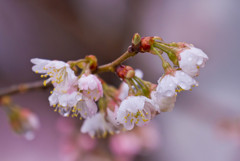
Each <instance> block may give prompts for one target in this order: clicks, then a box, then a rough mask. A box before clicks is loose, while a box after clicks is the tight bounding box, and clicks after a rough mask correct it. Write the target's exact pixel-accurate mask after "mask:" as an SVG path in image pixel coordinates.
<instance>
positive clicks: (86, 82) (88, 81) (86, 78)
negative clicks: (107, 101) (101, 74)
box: [78, 74, 103, 101]
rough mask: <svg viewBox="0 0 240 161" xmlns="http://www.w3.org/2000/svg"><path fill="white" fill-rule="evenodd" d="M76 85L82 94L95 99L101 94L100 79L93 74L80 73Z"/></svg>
mask: <svg viewBox="0 0 240 161" xmlns="http://www.w3.org/2000/svg"><path fill="white" fill-rule="evenodd" d="M78 87H79V89H80V90H81V91H82V92H83V94H84V95H85V96H87V97H89V98H91V99H94V100H95V101H97V100H98V99H99V98H100V97H102V96H103V88H102V84H101V82H100V80H99V79H98V78H97V77H96V76H95V75H93V74H89V75H85V74H84V75H82V76H81V78H80V79H79V80H78Z"/></svg>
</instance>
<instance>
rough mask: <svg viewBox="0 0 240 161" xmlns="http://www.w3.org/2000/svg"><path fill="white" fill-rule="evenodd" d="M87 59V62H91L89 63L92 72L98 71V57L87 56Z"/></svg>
mask: <svg viewBox="0 0 240 161" xmlns="http://www.w3.org/2000/svg"><path fill="white" fill-rule="evenodd" d="M85 59H86V60H87V61H89V63H90V69H91V70H96V69H97V66H98V62H97V58H96V56H94V55H87V56H86V57H85Z"/></svg>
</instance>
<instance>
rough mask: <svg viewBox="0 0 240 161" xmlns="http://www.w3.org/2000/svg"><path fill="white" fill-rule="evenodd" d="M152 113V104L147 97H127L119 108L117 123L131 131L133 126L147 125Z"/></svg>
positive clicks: (153, 109) (153, 108)
mask: <svg viewBox="0 0 240 161" xmlns="http://www.w3.org/2000/svg"><path fill="white" fill-rule="evenodd" d="M152 111H155V107H154V104H153V102H152V101H151V100H150V99H148V98H147V97H144V96H129V97H127V98H126V99H125V100H123V101H122V103H121V104H120V106H119V109H118V112H117V121H118V122H119V123H121V124H123V126H124V127H125V128H126V129H127V130H131V129H133V127H134V124H136V125H137V126H143V125H145V124H147V123H149V121H150V119H151V112H152Z"/></svg>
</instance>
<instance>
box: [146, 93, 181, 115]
mask: <svg viewBox="0 0 240 161" xmlns="http://www.w3.org/2000/svg"><path fill="white" fill-rule="evenodd" d="M176 97H177V96H176V95H172V96H170V97H167V96H164V95H162V94H161V93H159V92H156V91H153V92H152V93H151V98H152V101H153V103H154V104H155V107H156V111H158V112H170V111H172V110H173V108H174V105H175V102H176Z"/></svg>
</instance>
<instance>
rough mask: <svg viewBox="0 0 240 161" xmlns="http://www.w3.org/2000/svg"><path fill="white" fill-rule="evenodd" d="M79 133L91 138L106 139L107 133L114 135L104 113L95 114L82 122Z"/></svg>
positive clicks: (112, 128)
mask: <svg viewBox="0 0 240 161" xmlns="http://www.w3.org/2000/svg"><path fill="white" fill-rule="evenodd" d="M81 132H82V133H88V134H89V135H90V136H91V137H95V136H97V137H106V136H107V134H108V133H110V134H113V133H114V127H113V125H112V124H111V123H109V122H107V121H106V119H105V117H104V113H97V114H96V115H94V116H92V117H90V118H87V119H86V120H85V121H84V123H83V125H82V127H81Z"/></svg>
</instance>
